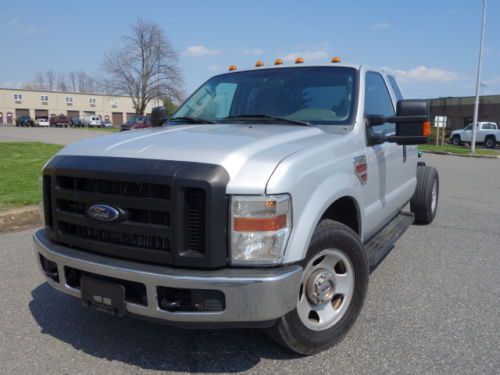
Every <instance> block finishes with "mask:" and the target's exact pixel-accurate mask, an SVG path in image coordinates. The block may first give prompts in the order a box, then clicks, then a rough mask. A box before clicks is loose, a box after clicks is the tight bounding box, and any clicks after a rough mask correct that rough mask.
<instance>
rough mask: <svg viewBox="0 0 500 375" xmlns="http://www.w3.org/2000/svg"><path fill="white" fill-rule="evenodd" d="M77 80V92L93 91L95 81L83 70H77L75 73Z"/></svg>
mask: <svg viewBox="0 0 500 375" xmlns="http://www.w3.org/2000/svg"><path fill="white" fill-rule="evenodd" d="M76 77H77V82H78V92H84V93H91V92H95V91H96V89H95V81H94V79H93V78H92V77H91V76H89V75H88V74H87V73H85V72H84V71H81V70H80V71H79V72H77V73H76Z"/></svg>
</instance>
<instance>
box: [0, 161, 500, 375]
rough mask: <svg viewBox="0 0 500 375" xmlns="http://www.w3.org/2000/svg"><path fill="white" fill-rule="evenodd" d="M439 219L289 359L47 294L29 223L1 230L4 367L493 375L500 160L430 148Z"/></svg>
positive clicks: (402, 243) (251, 333) (498, 360)
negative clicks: (313, 349)
mask: <svg viewBox="0 0 500 375" xmlns="http://www.w3.org/2000/svg"><path fill="white" fill-rule="evenodd" d="M423 160H424V161H426V162H427V163H428V164H431V165H434V166H436V167H437V168H438V170H439V172H440V176H441V197H440V202H439V211H438V216H437V218H436V221H435V222H434V223H433V224H432V225H430V226H412V227H411V228H410V229H409V230H408V231H407V233H406V234H405V235H404V236H403V237H402V238H401V239H400V240H399V242H398V243H397V244H396V246H395V248H394V249H393V250H392V252H391V253H390V254H389V255H388V256H387V257H386V259H385V260H384V261H383V262H382V264H381V265H380V266H379V267H378V268H377V269H376V270H375V271H374V272H373V273H372V275H371V279H370V286H369V292H368V296H367V300H366V304H365V307H364V309H363V311H362V314H361V316H360V318H359V320H358V322H357V323H356V325H355V326H354V328H353V329H352V330H351V332H350V333H349V334H348V336H347V337H346V338H345V340H344V341H343V342H342V343H340V344H339V345H337V346H336V347H334V348H332V349H331V350H329V351H327V352H324V353H321V354H318V355H315V356H312V357H299V356H296V355H293V354H291V353H289V352H287V351H285V350H283V349H281V348H279V347H277V346H276V345H274V344H273V343H272V342H270V341H268V339H267V338H266V337H265V336H264V335H263V334H262V333H261V332H260V331H258V330H231V331H206V330H204V331H185V330H180V329H174V328H170V327H167V326H161V325H156V324H153V323H149V322H145V321H141V320H134V319H131V318H114V317H111V316H107V315H104V314H102V313H98V312H93V311H90V310H87V309H86V308H84V307H82V306H81V304H80V302H79V301H77V300H75V299H73V298H71V297H68V296H65V295H61V294H59V293H58V292H56V291H54V290H52V289H51V288H50V287H49V286H48V284H47V283H45V282H44V279H43V278H42V276H41V274H40V273H39V271H38V269H37V266H36V263H35V257H34V254H33V250H32V241H31V235H32V234H33V230H28V231H23V232H17V233H10V234H3V235H0V255H1V256H0V269H1V272H0V296H1V297H2V301H1V304H0V306H1V314H0V373H5V374H14V373H15V374H17V373H32V374H42V373H51V374H63V373H64V374H94V373H107V374H115V373H120V374H125V373H127V374H129V373H130V374H132V373H133V374H137V373H151V372H155V371H157V370H160V371H165V372H171V373H179V374H180V373H221V372H232V373H240V372H241V373H246V372H248V373H254V374H277V373H280V374H281V373H294V374H368V373H369V374H423V373H425V374H498V373H499V369H500V313H499V311H500V310H499V306H500V267H499V266H500V245H499V243H500V198H499V197H500V160H492V159H474V158H463V157H454V156H436V155H426V156H424V158H423Z"/></svg>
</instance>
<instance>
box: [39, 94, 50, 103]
mask: <svg viewBox="0 0 500 375" xmlns="http://www.w3.org/2000/svg"><path fill="white" fill-rule="evenodd" d="M40 100H41V101H42V102H48V101H49V97H48V95H41V96H40Z"/></svg>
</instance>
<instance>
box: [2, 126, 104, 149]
mask: <svg viewBox="0 0 500 375" xmlns="http://www.w3.org/2000/svg"><path fill="white" fill-rule="evenodd" d="M107 134H110V133H109V132H107V131H103V130H89V129H88V128H17V127H15V126H0V142H43V143H52V144H57V145H69V144H70V143H73V142H76V141H79V140H81V139H86V138H95V137H100V136H103V135H107Z"/></svg>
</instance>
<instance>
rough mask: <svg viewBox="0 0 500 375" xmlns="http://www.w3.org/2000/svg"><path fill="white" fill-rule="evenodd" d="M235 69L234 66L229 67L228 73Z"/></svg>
mask: <svg viewBox="0 0 500 375" xmlns="http://www.w3.org/2000/svg"><path fill="white" fill-rule="evenodd" d="M236 69H237V68H236V65H231V66H230V67H229V71H230V72H232V71H233V70H236Z"/></svg>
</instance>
